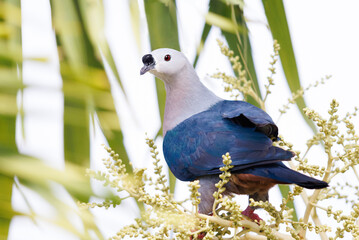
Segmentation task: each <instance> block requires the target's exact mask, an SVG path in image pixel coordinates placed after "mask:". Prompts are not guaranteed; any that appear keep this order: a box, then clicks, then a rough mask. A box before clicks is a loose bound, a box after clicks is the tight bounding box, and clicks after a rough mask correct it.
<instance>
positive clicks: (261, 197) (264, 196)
mask: <svg viewBox="0 0 359 240" xmlns="http://www.w3.org/2000/svg"><path fill="white" fill-rule="evenodd" d="M251 198H252V199H253V200H254V201H256V202H258V201H263V202H266V201H268V199H269V197H268V192H263V193H255V194H252V195H249V199H251ZM257 208H258V207H251V206H248V207H247V208H246V209H245V210H244V211H243V212H242V215H244V216H247V217H249V218H250V219H252V220H253V221H256V222H258V223H259V222H260V221H261V220H263V219H262V218H260V217H259V216H258V214H255V213H254V210H256V209H257Z"/></svg>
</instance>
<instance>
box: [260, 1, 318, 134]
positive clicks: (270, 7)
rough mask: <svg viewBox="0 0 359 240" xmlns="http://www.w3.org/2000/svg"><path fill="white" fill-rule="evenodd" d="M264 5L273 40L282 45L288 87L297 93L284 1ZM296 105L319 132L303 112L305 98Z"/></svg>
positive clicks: (298, 100)
mask: <svg viewBox="0 0 359 240" xmlns="http://www.w3.org/2000/svg"><path fill="white" fill-rule="evenodd" d="M262 3H263V6H264V10H265V14H266V16H267V20H268V24H269V27H270V30H271V32H272V35H273V38H274V39H276V40H277V41H278V42H279V44H280V51H279V56H280V59H281V63H282V66H283V71H284V74H285V77H286V79H287V83H288V86H289V88H290V90H291V92H296V91H297V90H299V89H300V88H301V85H300V79H299V74H298V69H297V63H296V61H295V56H294V51H293V46H292V40H291V37H290V32H289V27H288V23H287V18H286V15H285V9H284V5H283V1H282V0H270V1H269V0H262ZM296 103H297V106H298V108H299V110H300V112H301V114H302V116H303V118H304V120H305V121H306V122H307V124H308V125H309V127H310V128H311V129H312V130H313V132H316V131H317V130H316V127H315V125H314V123H313V122H312V121H310V120H309V119H308V118H307V117H306V116H305V114H304V112H303V108H305V107H306V104H305V101H304V98H303V97H300V98H298V99H297V100H296Z"/></svg>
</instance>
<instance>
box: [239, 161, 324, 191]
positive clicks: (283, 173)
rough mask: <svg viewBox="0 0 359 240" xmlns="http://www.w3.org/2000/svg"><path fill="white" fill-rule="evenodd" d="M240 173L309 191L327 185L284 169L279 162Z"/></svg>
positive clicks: (286, 168)
mask: <svg viewBox="0 0 359 240" xmlns="http://www.w3.org/2000/svg"><path fill="white" fill-rule="evenodd" d="M241 173H249V174H253V175H256V176H262V177H267V178H271V179H274V180H277V181H278V182H280V183H283V184H292V183H294V184H297V185H298V186H301V187H304V188H309V189H320V188H325V187H328V183H326V182H324V181H321V180H317V179H315V178H312V177H309V176H306V175H304V174H301V173H299V172H297V171H294V170H292V169H290V168H288V167H286V166H285V165H284V164H283V163H281V162H279V163H273V164H268V165H263V166H260V167H254V168H250V169H246V170H244V171H241Z"/></svg>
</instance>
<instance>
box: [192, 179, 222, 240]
mask: <svg viewBox="0 0 359 240" xmlns="http://www.w3.org/2000/svg"><path fill="white" fill-rule="evenodd" d="M198 180H199V185H200V188H199V189H198V192H199V193H200V194H201V196H200V198H201V202H200V203H199V205H198V212H199V213H202V214H207V215H209V216H212V215H213V213H212V211H213V204H214V197H213V193H214V192H215V191H217V190H218V189H217V188H216V186H215V184H216V183H218V182H219V180H220V179H219V177H218V175H209V176H203V177H200V178H199V179H198ZM194 231H196V230H193V232H194ZM205 236H206V232H201V233H199V234H198V235H197V238H196V239H203V238H204V237H205ZM192 239H193V237H192V236H191V237H190V240H192Z"/></svg>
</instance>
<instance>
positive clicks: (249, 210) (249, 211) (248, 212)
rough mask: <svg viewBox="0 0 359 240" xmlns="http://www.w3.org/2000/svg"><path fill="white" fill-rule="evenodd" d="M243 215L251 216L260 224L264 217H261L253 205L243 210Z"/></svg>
mask: <svg viewBox="0 0 359 240" xmlns="http://www.w3.org/2000/svg"><path fill="white" fill-rule="evenodd" d="M242 215H243V216H246V217H249V218H250V219H252V220H253V221H254V222H256V221H257V223H258V224H259V222H260V221H262V218H260V217H259V216H258V215H257V214H255V213H254V209H253V208H252V207H251V206H248V207H247V208H246V209H245V210H244V211H243V212H242Z"/></svg>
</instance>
